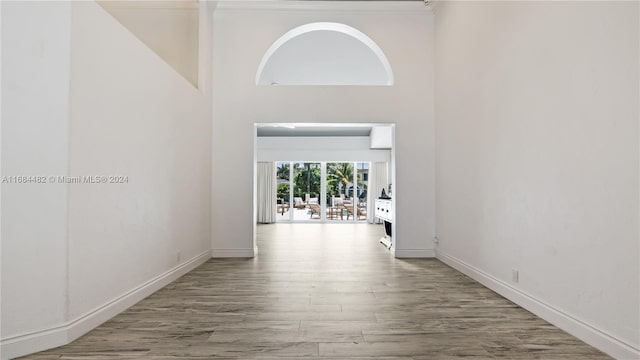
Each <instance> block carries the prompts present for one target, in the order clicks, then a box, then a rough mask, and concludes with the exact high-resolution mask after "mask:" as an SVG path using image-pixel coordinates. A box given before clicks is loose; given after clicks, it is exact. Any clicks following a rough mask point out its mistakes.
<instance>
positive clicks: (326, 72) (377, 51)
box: [256, 22, 393, 86]
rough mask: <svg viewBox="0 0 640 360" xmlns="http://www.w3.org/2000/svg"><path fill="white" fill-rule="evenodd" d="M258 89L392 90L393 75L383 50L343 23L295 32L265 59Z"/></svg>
mask: <svg viewBox="0 0 640 360" xmlns="http://www.w3.org/2000/svg"><path fill="white" fill-rule="evenodd" d="M256 85H360V86H391V85H393V71H392V70H391V65H390V64H389V61H388V60H387V57H386V56H385V54H384V52H383V51H382V49H381V48H380V47H379V46H378V45H377V44H376V43H375V42H374V41H373V40H372V39H371V38H369V37H368V36H367V35H365V34H364V33H363V32H361V31H359V30H357V29H355V28H353V27H351V26H348V25H345V24H340V23H332V22H317V23H310V24H306V25H302V26H299V27H297V28H294V29H292V30H290V31H288V32H287V33H285V34H284V35H282V36H281V37H280V38H279V39H278V40H276V41H275V42H274V43H273V45H271V47H270V48H269V49H268V50H267V52H266V53H265V54H264V56H263V57H262V61H261V62H260V65H259V66H258V71H257V74H256Z"/></svg>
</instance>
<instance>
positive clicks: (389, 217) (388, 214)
mask: <svg viewBox="0 0 640 360" xmlns="http://www.w3.org/2000/svg"><path fill="white" fill-rule="evenodd" d="M375 215H376V217H377V218H379V219H380V220H386V221H389V222H393V212H392V211H391V200H386V199H376V208H375Z"/></svg>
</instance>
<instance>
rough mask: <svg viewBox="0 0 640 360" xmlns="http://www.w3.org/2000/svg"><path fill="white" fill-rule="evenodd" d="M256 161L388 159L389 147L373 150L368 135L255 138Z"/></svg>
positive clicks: (372, 160)
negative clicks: (256, 148) (387, 148)
mask: <svg viewBox="0 0 640 360" xmlns="http://www.w3.org/2000/svg"><path fill="white" fill-rule="evenodd" d="M257 142H258V143H257V147H258V161H371V162H389V161H391V151H390V150H372V149H370V148H369V144H370V142H371V140H370V139H369V137H368V136H337V137H334V136H327V137H305V136H288V137H279V136H268V137H258V139H257Z"/></svg>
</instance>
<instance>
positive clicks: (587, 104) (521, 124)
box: [436, 2, 640, 359]
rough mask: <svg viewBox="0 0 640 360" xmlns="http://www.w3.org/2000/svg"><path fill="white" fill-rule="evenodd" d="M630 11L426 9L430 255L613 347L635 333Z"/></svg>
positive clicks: (629, 352)
mask: <svg viewBox="0 0 640 360" xmlns="http://www.w3.org/2000/svg"><path fill="white" fill-rule="evenodd" d="M638 10H639V9H638V3H637V2H626V3H616V2H566V3H551V2H549V3H544V2H530V3H529V2H496V3H491V2H476V3H465V2H445V3H443V4H440V5H439V7H438V8H437V12H436V23H437V26H436V42H437V49H436V54H437V60H436V73H437V87H436V94H437V103H436V104H437V112H436V119H437V123H436V134H437V150H436V154H437V161H436V164H437V165H436V174H437V235H438V237H439V241H440V244H439V247H438V256H439V257H440V258H442V259H443V260H445V261H447V262H448V263H450V264H452V265H454V266H456V267H457V268H459V269H462V270H464V271H466V272H467V273H469V274H471V275H472V276H474V277H476V278H477V279H480V280H482V281H483V282H484V283H486V284H488V285H489V286H490V287H492V288H494V289H497V290H498V291H500V292H502V293H503V294H505V295H507V296H509V297H511V298H513V299H516V300H517V301H518V302H520V303H521V304H522V305H524V306H525V307H527V308H529V309H531V310H533V311H534V312H536V313H538V314H540V315H542V316H543V317H545V318H547V319H549V320H551V321H553V322H555V323H556V324H558V325H559V326H561V327H563V328H564V329H566V330H568V331H570V332H572V333H574V334H576V335H578V336H579V337H581V338H582V339H584V340H586V341H588V342H590V343H592V344H594V345H596V346H598V347H599V348H601V349H602V350H604V351H607V352H609V353H610V354H612V355H614V356H617V357H619V358H627V359H628V358H637V357H638V347H639V338H640V333H639V327H640V326H639V321H640V320H639V319H640V312H639V306H638V304H639V303H640V298H639V294H640V289H639V282H640V279H639V240H638V239H639V232H638V226H639V210H638V203H639V178H638V170H639V148H638V130H639V129H638V116H639V113H638V97H639V95H640V94H639V91H638V79H639V73H638V64H639V61H640V59H639V57H638V50H639V49H638V43H639V38H638V36H639V35H638V34H639V30H640V29H639V27H638V18H639V17H638ZM514 268H515V269H518V270H519V278H520V279H519V283H514V282H512V280H511V271H512V269H514ZM554 310H557V311H558V313H554Z"/></svg>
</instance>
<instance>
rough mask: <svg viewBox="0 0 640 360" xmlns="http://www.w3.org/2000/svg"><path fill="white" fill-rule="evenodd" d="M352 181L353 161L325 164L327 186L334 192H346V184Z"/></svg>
mask: <svg viewBox="0 0 640 360" xmlns="http://www.w3.org/2000/svg"><path fill="white" fill-rule="evenodd" d="M352 182H353V163H331V164H327V188H329V187H330V188H331V189H332V193H334V194H336V193H337V194H341V193H344V194H345V195H347V194H346V191H347V185H349V184H350V183H352Z"/></svg>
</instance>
